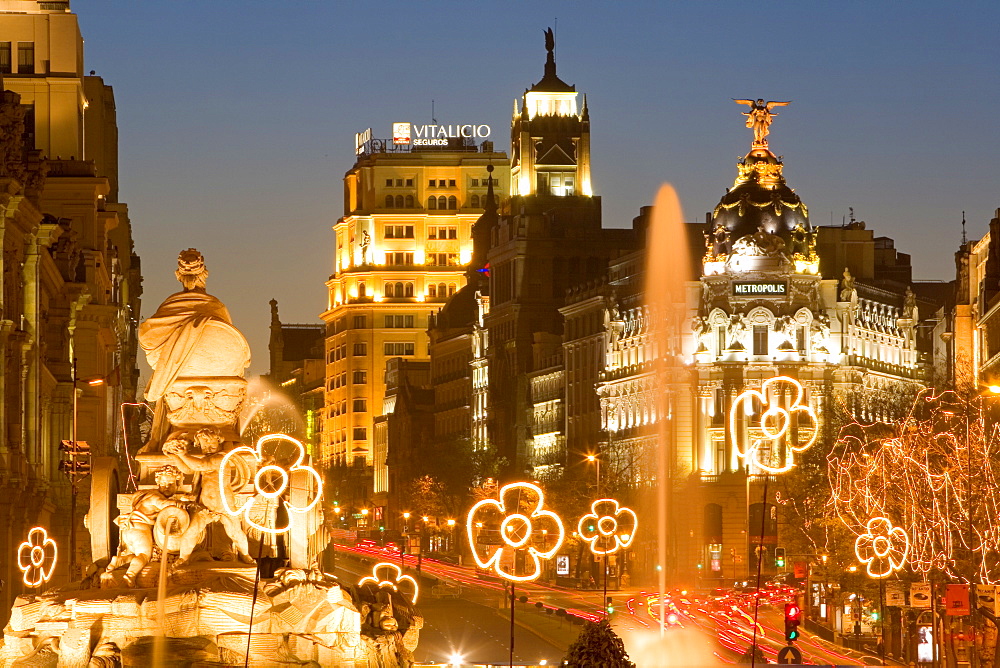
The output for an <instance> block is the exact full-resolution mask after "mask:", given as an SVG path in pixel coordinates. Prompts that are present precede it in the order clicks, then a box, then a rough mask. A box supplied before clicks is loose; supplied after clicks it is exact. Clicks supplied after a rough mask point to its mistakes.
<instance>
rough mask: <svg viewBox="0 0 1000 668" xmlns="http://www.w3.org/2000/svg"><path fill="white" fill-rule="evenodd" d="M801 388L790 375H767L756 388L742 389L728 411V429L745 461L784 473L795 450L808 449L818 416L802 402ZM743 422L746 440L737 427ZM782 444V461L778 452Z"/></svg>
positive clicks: (803, 396) (814, 432)
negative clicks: (769, 376)
mask: <svg viewBox="0 0 1000 668" xmlns="http://www.w3.org/2000/svg"><path fill="white" fill-rule="evenodd" d="M804 398H805V390H804V389H803V388H802V384H801V383H799V381H797V380H795V379H794V378H789V377H787V376H775V377H774V378H768V379H767V380H765V381H764V383H763V384H762V385H761V387H760V390H745V391H744V392H743V393H742V394H740V395H739V396H738V397H736V399H735V401H733V405H732V408H731V409H730V411H729V432H730V433H731V434H732V436H733V442H734V443H735V444H736V451H737V453H738V454H739V456H740V457H741V458H742V459H743V460H745V461H746V462H748V463H750V464H753V465H755V466H756V467H757V468H759V469H761V470H762V471H765V472H767V473H787V472H788V471H791V470H792V468H794V467H795V454H796V453H798V452H803V451H805V450H808V449H809V447H810V446H812V444H813V443H815V442H816V437H817V436H818V435H819V420H818V419H817V417H816V411H814V410H813V409H812V408H811V407H809V405H808V404H806V403H804V402H803V399H804ZM741 424H742V425H745V426H746V441H748V442H741V441H743V440H744V439H743V437H742V435H741V434H740V431H739V430H738V427H739V425H741ZM782 444H784V447H785V450H784V453H783V454H784V458H783V463H779V464H777V465H775V462H782V458H781V457H780V456H779V455H780V454H781V453H780V449H781V447H782Z"/></svg>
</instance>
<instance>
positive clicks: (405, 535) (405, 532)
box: [399, 512, 410, 566]
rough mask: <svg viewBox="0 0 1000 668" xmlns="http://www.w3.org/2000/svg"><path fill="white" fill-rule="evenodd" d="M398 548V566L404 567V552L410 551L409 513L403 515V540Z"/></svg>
mask: <svg viewBox="0 0 1000 668" xmlns="http://www.w3.org/2000/svg"><path fill="white" fill-rule="evenodd" d="M400 542H401V543H402V544H401V545H400V546H399V565H400V566H405V564H404V562H403V559H404V555H405V554H406V550H408V549H410V513H409V512H405V513H403V540H402V541H400Z"/></svg>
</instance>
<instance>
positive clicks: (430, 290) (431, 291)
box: [427, 283, 438, 299]
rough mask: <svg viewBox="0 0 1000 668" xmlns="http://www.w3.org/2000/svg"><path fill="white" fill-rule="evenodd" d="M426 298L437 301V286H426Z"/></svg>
mask: <svg viewBox="0 0 1000 668" xmlns="http://www.w3.org/2000/svg"><path fill="white" fill-rule="evenodd" d="M427 296H428V297H430V298H431V299H437V296H438V289H437V286H436V285H434V284H433V283H431V284H430V285H428V286H427Z"/></svg>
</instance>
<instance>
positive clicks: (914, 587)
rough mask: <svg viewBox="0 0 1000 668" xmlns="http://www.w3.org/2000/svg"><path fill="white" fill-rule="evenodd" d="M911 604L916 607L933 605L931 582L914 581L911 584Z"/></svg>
mask: <svg viewBox="0 0 1000 668" xmlns="http://www.w3.org/2000/svg"><path fill="white" fill-rule="evenodd" d="M910 605H911V606H912V607H914V608H929V607H931V583H929V582H914V583H912V584H910Z"/></svg>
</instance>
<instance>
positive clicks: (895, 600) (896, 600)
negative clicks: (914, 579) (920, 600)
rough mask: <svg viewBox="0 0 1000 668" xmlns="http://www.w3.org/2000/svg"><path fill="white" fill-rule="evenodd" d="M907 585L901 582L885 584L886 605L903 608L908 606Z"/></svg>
mask: <svg viewBox="0 0 1000 668" xmlns="http://www.w3.org/2000/svg"><path fill="white" fill-rule="evenodd" d="M905 586H906V584H905V583H903V582H899V581H895V580H894V581H892V582H886V583H885V604H886V605H888V606H892V607H896V608H901V607H903V606H905V605H906V590H905Z"/></svg>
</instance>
